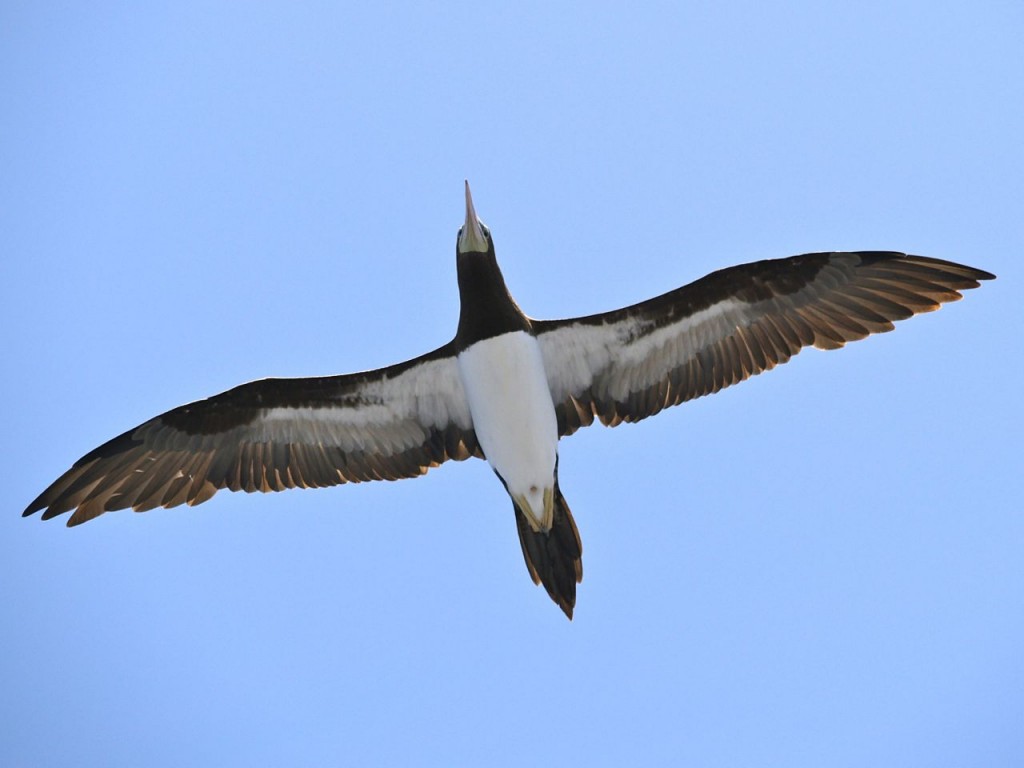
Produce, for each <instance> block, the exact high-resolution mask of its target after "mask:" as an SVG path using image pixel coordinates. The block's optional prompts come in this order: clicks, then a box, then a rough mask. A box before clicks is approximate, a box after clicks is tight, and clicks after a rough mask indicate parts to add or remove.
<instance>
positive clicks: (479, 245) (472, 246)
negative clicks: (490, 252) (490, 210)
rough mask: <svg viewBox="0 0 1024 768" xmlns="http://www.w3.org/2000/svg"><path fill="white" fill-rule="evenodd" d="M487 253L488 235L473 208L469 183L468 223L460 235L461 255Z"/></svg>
mask: <svg viewBox="0 0 1024 768" xmlns="http://www.w3.org/2000/svg"><path fill="white" fill-rule="evenodd" d="M470 252H473V253H487V235H485V234H484V228H483V225H482V224H481V223H480V219H478V218H477V216H476V209H475V208H474V207H473V195H472V194H470V192H469V182H468V181H467V182H466V223H465V224H463V225H462V231H461V232H460V233H459V253H470Z"/></svg>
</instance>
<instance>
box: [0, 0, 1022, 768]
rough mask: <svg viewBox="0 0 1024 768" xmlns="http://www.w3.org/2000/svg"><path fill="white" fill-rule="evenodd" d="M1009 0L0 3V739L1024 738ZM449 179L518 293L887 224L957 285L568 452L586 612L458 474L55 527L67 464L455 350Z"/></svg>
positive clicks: (583, 436) (593, 743)
mask: <svg viewBox="0 0 1024 768" xmlns="http://www.w3.org/2000/svg"><path fill="white" fill-rule="evenodd" d="M1022 39H1024V5H1022V4H1021V3H1020V2H1014V1H1011V0H1006V1H1004V2H978V3H948V2H932V1H929V2H895V3H894V2H879V3H872V2H867V3H865V2H858V3H786V4H784V5H778V6H775V5H772V4H769V3H760V2H737V3H728V2H726V3H711V2H707V3H704V2H701V3H662V4H655V3H650V4H626V3H621V2H615V3H603V2H598V3H577V4H571V5H570V4H558V3H547V2H545V3H539V2H537V3H534V2H526V3H514V4H512V3H504V4H498V3H481V2H475V3H434V4H429V5H428V4H421V5H416V6H413V5H411V4H399V3H395V4H387V3H376V4H375V3H312V4H304V5H302V6H301V7H300V6H299V4H294V3H280V4H276V5H266V4H250V3H229V4H220V3H206V2H203V3H186V2H173V3H146V4H144V5H138V4H132V3H124V4H111V3H88V4H85V3H40V2H5V3H4V4H3V5H2V6H0V90H2V94H3V108H2V110H0V232H2V236H0V248H2V264H0V269H2V272H0V276H2V281H0V322H2V328H3V351H4V354H3V360H4V372H3V376H2V378H0V387H2V392H3V399H4V402H5V407H4V408H3V416H2V419H3V429H2V430H0V455H2V456H3V460H4V465H5V472H4V485H3V490H2V491H0V493H2V496H0V499H2V505H0V509H2V511H3V514H2V515H0V648H2V653H0V765H4V766H8V765H11V766H13V765H26V766H29V765H31V766H66V765H104V766H139V765H147V766H180V765H201V764H207V765H286V764H291V765H331V764H334V765H344V764H349V765H377V764H380V765H389V764H390V765H498V766H501V765H527V764H531V763H543V764H549V765H559V764H561V765H565V764H570V765H616V764H619V765H623V764H637V762H639V764H673V765H700V766H752V765H780V766H781V765H785V766H790V767H792V766H822V765H828V766H865V765H882V766H890V765H892V766H895V765H899V766H924V765H927V766H967V765H978V766H982V765H984V766H1011V765H1015V766H1019V765H1022V764H1024V727H1022V723H1024V653H1022V650H1021V649H1022V647H1024V504H1022V502H1021V498H1020V493H1021V479H1022V476H1024V460H1022V452H1021V451H1022V447H1021V443H1022V440H1021V438H1022V418H1021V408H1020V405H1019V395H1020V387H1021V383H1020V382H1021V374H1022V363H1021V357H1020V356H1021V351H1022V346H1021V331H1022V330H1024V329H1022V322H1021V312H1020V300H1019V297H1020V295H1021V285H1020V276H1021V265H1022V257H1024V226H1022V218H1024V215H1022V200H1024V139H1022V137H1024V46H1022V44H1021V40H1022ZM464 178H468V179H470V181H471V183H472V185H473V191H474V196H475V199H476V203H477V208H478V211H479V212H480V215H481V217H482V218H483V219H484V220H485V221H486V222H487V223H488V225H490V227H491V228H492V230H493V233H494V237H495V241H496V243H497V249H498V256H499V259H500V261H501V263H502V265H503V267H504V269H505V275H506V278H507V280H508V283H509V285H510V287H511V289H512V291H513V294H514V295H515V296H516V297H517V298H518V300H519V302H520V304H521V305H522V307H523V308H524V309H525V310H526V311H527V312H528V313H529V314H531V315H533V316H536V317H555V316H567V315H578V314H584V313H590V312H597V311H603V310H606V309H612V308H614V307H618V306H622V305H624V304H627V303H632V302H634V301H638V300H641V299H644V298H647V297H649V296H653V295H655V294H657V293H661V292H663V291H665V290H668V289H671V288H674V287H676V286H678V285H682V284H684V283H687V282H689V281H691V280H694V279H696V278H698V277H701V276H702V275H704V274H706V273H708V272H710V271H712V270H715V269H718V268H721V267H724V266H727V265H730V264H736V263H740V262H744V261H752V260H756V259H761V258H772V257H781V256H788V255H792V254H797V253H802V252H808V251H816V250H830V249H840V250H842V249H848V250H853V249H894V250H905V251H910V252H914V253H920V254H925V255H930V256H936V257H940V258H945V259H951V260H954V261H961V262H964V263H967V264H970V265H973V266H977V267H981V268H984V269H988V270H990V271H993V272H995V273H997V274H998V275H999V280H997V281H996V282H994V283H989V284H986V285H985V286H983V288H982V289H980V290H978V291H975V292H972V293H970V294H969V295H968V296H967V297H966V299H965V300H964V301H963V302H960V303H957V304H954V305H950V306H947V307H945V308H944V309H942V311H940V312H938V313H936V314H933V315H928V316H925V317H919V318H915V319H913V320H910V321H908V322H906V323H903V324H901V325H900V326H899V327H898V328H897V331H896V332H895V333H892V334H889V335H886V336H882V337H877V338H872V339H869V340H867V341H865V342H860V343H857V344H854V345H852V346H850V347H849V348H847V349H845V350H842V351H840V352H836V353H821V352H816V351H805V352H804V353H803V354H801V355H800V356H799V357H798V358H796V359H795V360H794V361H793V362H791V363H790V364H788V365H786V366H784V367H782V368H780V369H777V370H775V371H773V372H771V373H770V374H767V375H765V376H760V377H757V378H755V379H754V380H752V381H749V382H746V383H744V384H742V385H740V386H738V387H734V388H731V389H729V390H727V391H725V392H723V393H720V394H717V395H715V396H713V397H709V398H704V399H701V400H698V401H695V402H691V403H688V404H686V405H684V406H683V407H680V408H676V409H672V410H670V411H668V412H665V413H664V414H662V415H660V416H658V417H657V418H654V419H651V420H649V421H647V422H644V423H643V424H641V425H634V426H624V427H620V428H618V429H615V430H608V429H602V428H599V427H594V428H592V429H589V430H584V431H582V432H580V433H578V434H577V435H575V436H573V437H572V438H570V439H567V440H566V441H564V442H563V443H562V445H561V464H560V475H561V483H562V487H563V489H564V491H565V494H566V497H567V499H568V500H569V503H570V505H571V507H572V509H573V511H574V512H575V515H576V519H577V521H578V523H579V527H580V531H581V534H582V537H583V543H584V564H585V578H584V581H583V584H582V585H581V586H580V590H579V600H578V604H577V611H576V619H575V621H573V622H572V623H570V622H568V621H566V620H565V618H564V616H563V615H562V614H561V612H560V611H559V610H558V609H557V607H556V606H555V605H554V604H553V603H551V602H550V601H549V600H548V598H547V596H546V595H545V594H544V592H543V590H542V589H541V588H539V587H534V586H533V585H532V584H531V582H530V580H529V577H528V575H527V572H526V568H525V566H524V564H523V562H522V556H521V554H520V551H519V544H518V542H517V539H516V532H515V524H514V518H513V514H512V506H511V503H510V501H509V499H508V497H507V496H506V494H505V492H504V490H503V489H502V487H501V485H500V484H499V483H498V482H497V480H496V479H495V478H494V477H493V475H492V473H491V471H490V469H489V468H488V467H487V465H486V464H484V463H483V462H477V461H474V462H467V463H463V464H450V465H446V466H444V467H442V468H440V469H438V470H435V471H433V472H431V473H430V474H429V475H427V476H426V477H425V478H423V479H419V480H416V481H415V482H413V481H405V482H401V483H380V484H366V485H360V486H342V487H338V488H333V489H330V490H319V491H292V492H288V493H282V494H273V495H268V496H247V495H245V494H229V493H221V494H218V495H217V496H216V497H215V498H214V499H213V500H212V501H210V502H208V503H206V504H204V505H202V506H200V507H196V508H178V509H175V510H170V511H167V510H159V511H155V512H150V513H147V514H145V515H133V514H131V513H129V512H119V513H114V514H111V515H107V516H104V517H103V518H101V519H100V520H97V521H95V522H92V523H90V524H88V525H85V526H82V527H80V528H77V529H74V530H67V529H65V528H64V527H63V525H62V522H63V519H62V520H60V521H53V522H50V523H42V522H40V521H39V519H38V517H36V518H34V519H28V520H23V519H21V517H20V513H21V511H22V509H23V508H24V507H25V506H26V505H27V504H28V502H30V501H31V500H32V499H33V498H34V497H35V496H36V494H37V493H39V491H41V490H42V489H43V488H44V487H45V486H46V485H47V484H48V483H49V482H51V481H52V480H54V479H55V478H56V477H57V476H58V475H59V474H60V473H61V472H63V471H64V470H65V469H67V468H68V467H69V466H70V465H71V463H72V462H73V461H75V460H76V459H77V458H78V457H79V456H81V455H82V454H84V453H85V452H87V451H88V450H90V449H92V448H93V447H95V446H96V445H98V444H99V443H101V442H103V441H105V440H107V439H108V438H110V437H112V436H114V435H116V434H119V433H120V432H122V431H124V430H125V429H127V428H129V427H132V426H134V425H135V424H138V423H140V422H142V421H144V420H146V419H148V418H150V417H151V416H154V415H156V414H157V413H160V412H162V411H165V410H168V409H170V408H172V407H174V406H177V405H179V404H182V403H184V402H188V401H191V400H196V399H200V398H202V397H206V396H208V395H212V394H214V393H217V392H219V391H222V390H224V389H227V388H229V387H232V386H234V385H236V384H238V383H241V382H243V381H247V380H251V379H255V378H261V377H264V376H271V375H276V376H303V375H322V374H332V373H343V372H348V371H354V370H359V369H365V368H370V367H377V366H380V365H386V364H389V363H392V362H397V361H399V360H403V359H406V358H408V357H412V356H414V355H417V354H419V353H421V352H424V351H426V350H428V349H432V348H434V347H435V346H438V345H440V344H441V343H444V342H446V341H447V340H448V339H449V338H450V337H451V336H452V334H453V333H454V329H455V324H456V320H457V315H458V296H457V290H456V283H455V263H454V249H455V234H456V230H457V228H458V227H459V225H460V223H461V220H462V216H463V200H462V180H463V179H464Z"/></svg>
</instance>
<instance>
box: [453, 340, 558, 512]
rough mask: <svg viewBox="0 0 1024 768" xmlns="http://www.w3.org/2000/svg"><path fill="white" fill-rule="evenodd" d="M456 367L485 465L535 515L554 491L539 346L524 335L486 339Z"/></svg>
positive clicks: (554, 435)
mask: <svg viewBox="0 0 1024 768" xmlns="http://www.w3.org/2000/svg"><path fill="white" fill-rule="evenodd" d="M458 363H459V374H460V376H461V377H462V385H463V387H464V388H465V390H466V397H467V398H468V399H469V411H470V414H471V415H472V417H473V428H474V429H475V430H476V437H477V440H478V441H479V442H480V447H481V448H483V450H484V454H485V455H486V456H487V461H488V462H490V465H491V466H492V467H493V468H494V470H495V472H497V473H498V474H499V475H500V476H501V479H502V480H504V481H505V485H506V486H507V488H508V492H509V494H510V495H512V496H513V498H515V497H516V496H524V497H525V498H526V499H527V500H528V501H529V506H530V507H531V508H532V510H535V511H536V512H539V511H540V510H542V509H544V506H545V505H544V492H545V490H547V491H548V492H549V493H550V491H551V489H552V488H554V483H555V461H556V459H557V455H558V423H557V421H556V420H555V407H554V404H553V403H552V401H551V392H550V390H549V389H548V380H547V376H546V375H545V373H544V361H543V359H542V358H541V353H540V346H539V345H538V344H537V340H536V339H534V338H533V337H532V336H530V335H529V334H528V333H526V332H524V331H514V332H512V333H506V334H504V335H502V336H496V337H494V338H492V339H485V340H484V341H480V342H477V343H476V344H474V345H473V346H471V347H469V348H468V349H466V350H465V351H463V352H462V354H460V355H459V357H458ZM536 522H540V521H539V520H537V521H536ZM548 524H550V522H548ZM545 527H546V526H545Z"/></svg>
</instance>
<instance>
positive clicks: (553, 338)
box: [533, 252, 994, 436]
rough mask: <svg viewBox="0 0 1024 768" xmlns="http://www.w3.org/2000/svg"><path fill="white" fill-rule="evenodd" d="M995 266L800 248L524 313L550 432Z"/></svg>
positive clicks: (888, 321)
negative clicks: (547, 397)
mask: <svg viewBox="0 0 1024 768" xmlns="http://www.w3.org/2000/svg"><path fill="white" fill-rule="evenodd" d="M993 277H994V275H991V274H989V273H988V272H983V271H982V270H979V269H973V268H971V267H965V266H962V265H960V264H953V263H952V262H948V261H940V260H938V259H930V258H925V257H923V256H908V255H905V254H900V253H890V252H859V253H811V254H806V255H803V256H793V257H791V258H788V259H773V260H769V261H758V262H754V263H752V264H743V265H740V266H736V267H731V268H729V269H723V270H720V271H718V272H714V273H712V274H710V275H708V276H707V277H704V278H702V279H700V280H697V281H696V282H694V283H691V284H690V285H687V286H684V287H682V288H678V289H676V290H674V291H671V292H669V293H666V294H664V295H662V296H658V297H657V298H654V299H650V300H649V301H644V302H641V303H640V304H635V305H633V306H630V307H625V308H623V309H619V310H615V311H613V312H606V313H604V314H599V315H590V316H587V317H577V318H570V319H566V320H537V321H534V324H533V327H534V332H535V333H536V335H537V339H538V341H539V343H540V346H541V350H542V353H543V356H544V365H545V367H546V370H547V374H548V384H549V386H550V389H551V396H552V398H553V400H554V403H555V408H556V410H557V414H558V428H559V434H560V435H562V436H565V435H570V434H572V433H573V432H575V431H576V430H577V429H579V428H580V427H585V426H588V425H590V424H591V423H593V421H594V418H595V417H596V418H598V419H599V420H600V421H601V423H602V424H605V425H608V426H615V425H616V424H619V423H621V422H623V421H639V420H640V419H644V418H647V417H648V416H653V415H654V414H656V413H658V412H659V411H660V410H662V409H663V408H667V407H669V406H672V405H678V404H679V403H681V402H684V401H685V400H691V399H693V398H695V397H700V396H701V395H707V394H710V393H712V392H717V391H718V390H720V389H722V388H723V387H727V386H729V385H730V384H735V383H737V382H740V381H743V380H744V379H746V378H748V377H750V376H753V375H755V374H758V373H761V372H762V371H767V370H771V369H772V368H774V367H775V366H776V365H779V364H781V363H785V362H786V361H787V360H789V359H790V358H791V357H792V356H793V355H795V354H797V352H799V351H800V349H801V348H803V347H806V346H809V345H812V344H813V345H814V346H816V347H818V348H819V349H838V348H839V347H842V346H843V345H844V344H846V342H848V341H855V340H857V339H862V338H864V337H865V336H867V335H869V334H872V333H882V332H885V331H891V330H892V329H893V321H895V320H902V319H904V318H907V317H910V316H912V315H915V314H918V313H919V312H928V311H931V310H934V309H938V308H939V306H940V305H941V304H942V303H943V302H947V301H955V300H956V299H959V298H961V295H960V293H959V292H960V291H962V290H965V289H968V288H977V287H978V281H979V280H990V279H992V278H993Z"/></svg>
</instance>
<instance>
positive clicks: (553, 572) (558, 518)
mask: <svg viewBox="0 0 1024 768" xmlns="http://www.w3.org/2000/svg"><path fill="white" fill-rule="evenodd" d="M513 507H515V511H516V528H517V529H518V530H519V544H520V545H521V546H522V548H523V559H525V560H526V567H527V569H528V570H529V571H530V577H531V578H532V579H533V583H534V584H543V585H544V589H546V590H547V591H548V595H550V597H551V599H552V600H554V601H555V602H556V603H558V607H559V608H561V609H562V610H563V611H564V612H565V615H566V616H568V617H569V618H570V619H572V609H573V607H574V606H575V605H576V585H577V584H578V583H579V582H581V581H582V580H583V560H582V559H581V558H582V556H583V544H582V543H581V542H580V532H579V531H578V530H577V529H576V521H575V520H573V519H572V512H570V511H569V505H568V504H566V503H565V497H564V496H562V492H561V491H560V490H558V485H557V484H556V485H555V499H554V516H553V519H552V522H551V530H550V531H535V530H533V528H531V527H530V523H529V522H528V521H527V518H526V515H524V514H523V513H522V512H521V511H520V510H519V507H517V506H515V505H514V504H513Z"/></svg>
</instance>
